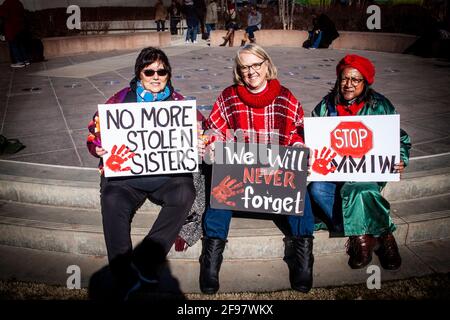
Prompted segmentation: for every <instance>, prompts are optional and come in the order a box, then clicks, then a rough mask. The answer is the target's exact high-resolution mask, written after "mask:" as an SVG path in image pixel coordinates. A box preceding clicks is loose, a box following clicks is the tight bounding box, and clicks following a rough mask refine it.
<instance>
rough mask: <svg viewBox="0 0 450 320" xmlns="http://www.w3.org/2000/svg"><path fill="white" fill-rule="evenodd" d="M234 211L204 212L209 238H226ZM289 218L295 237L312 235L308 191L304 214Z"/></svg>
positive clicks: (210, 209) (311, 214) (204, 223)
mask: <svg viewBox="0 0 450 320" xmlns="http://www.w3.org/2000/svg"><path fill="white" fill-rule="evenodd" d="M232 216H233V211H231V210H227V209H213V208H210V207H209V208H208V209H207V210H206V212H205V213H204V218H203V219H204V220H203V227H204V231H205V236H206V237H207V238H219V239H222V240H226V239H227V238H228V231H229V229H230V222H231V217H232ZM287 220H288V222H289V226H290V228H291V233H292V235H293V236H295V237H305V236H306V237H310V236H312V234H313V232H314V216H313V213H312V209H311V201H310V199H309V195H308V192H306V194H305V209H304V211H303V216H293V215H288V216H287Z"/></svg>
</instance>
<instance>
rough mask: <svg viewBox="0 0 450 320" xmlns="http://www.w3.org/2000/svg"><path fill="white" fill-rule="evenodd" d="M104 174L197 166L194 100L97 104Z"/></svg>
mask: <svg viewBox="0 0 450 320" xmlns="http://www.w3.org/2000/svg"><path fill="white" fill-rule="evenodd" d="M98 114H99V119H100V132H101V138H102V147H103V148H104V149H105V150H107V151H108V153H107V154H106V155H105V156H103V161H104V170H105V176H106V177H119V176H138V175H153V174H174V173H183V172H195V171H197V169H198V153H197V111H196V101H195V100H186V101H162V102H145V103H144V102H139V103H119V104H100V105H98Z"/></svg>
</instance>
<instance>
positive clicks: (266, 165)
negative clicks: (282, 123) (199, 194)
mask: <svg viewBox="0 0 450 320" xmlns="http://www.w3.org/2000/svg"><path fill="white" fill-rule="evenodd" d="M215 144H216V145H215V163H214V164H213V174H212V182H211V200H210V202H211V207H212V208H217V209H230V210H236V211H251V212H265V213H276V214H288V215H303V208H304V195H305V192H306V175H307V158H308V152H309V150H308V149H304V148H294V147H282V146H278V145H266V144H246V143H223V142H217V141H216V142H215Z"/></svg>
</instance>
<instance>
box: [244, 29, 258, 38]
mask: <svg viewBox="0 0 450 320" xmlns="http://www.w3.org/2000/svg"><path fill="white" fill-rule="evenodd" d="M258 30H259V29H258V27H257V26H248V27H247V28H246V29H245V32H246V33H247V34H248V37H249V38H250V39H255V34H254V32H255V31H258Z"/></svg>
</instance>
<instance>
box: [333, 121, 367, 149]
mask: <svg viewBox="0 0 450 320" xmlns="http://www.w3.org/2000/svg"><path fill="white" fill-rule="evenodd" d="M331 148H332V149H333V150H334V151H336V152H337V154H339V155H340V156H346V155H347V156H352V157H353V158H361V157H362V156H363V155H365V154H366V153H367V152H369V151H370V150H371V149H372V148H373V134H372V131H371V130H370V129H369V128H367V127H366V126H365V125H364V123H362V122H359V121H342V122H341V123H339V124H338V125H337V127H336V128H335V129H334V130H333V131H331Z"/></svg>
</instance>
